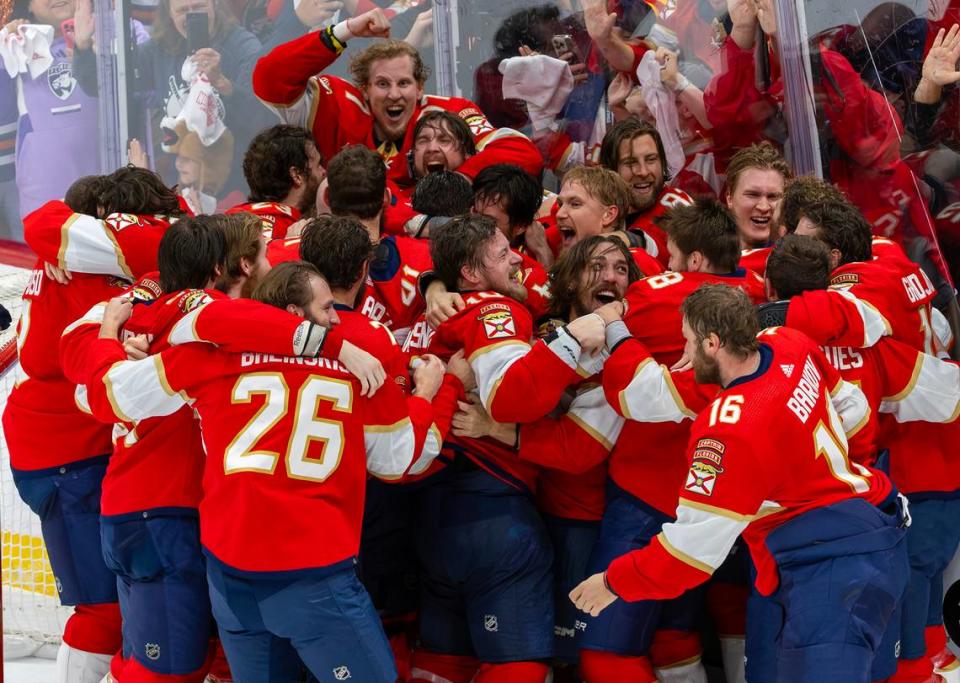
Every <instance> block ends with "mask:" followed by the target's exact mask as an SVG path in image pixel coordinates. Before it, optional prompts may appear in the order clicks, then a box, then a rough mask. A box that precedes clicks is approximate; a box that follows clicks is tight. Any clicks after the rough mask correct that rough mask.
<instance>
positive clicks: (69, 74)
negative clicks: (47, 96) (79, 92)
mask: <svg viewBox="0 0 960 683" xmlns="http://www.w3.org/2000/svg"><path fill="white" fill-rule="evenodd" d="M47 84H48V85H49V86H50V92H52V93H53V94H54V95H56V96H57V97H58V98H60V99H61V100H66V99H68V98H69V97H70V95H72V94H73V91H74V90H75V89H76V87H77V79H76V78H74V77H73V71H72V70H71V68H70V62H60V63H59V64H54V65H53V66H51V67H50V68H49V69H48V70H47Z"/></svg>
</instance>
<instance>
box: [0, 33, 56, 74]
mask: <svg viewBox="0 0 960 683" xmlns="http://www.w3.org/2000/svg"><path fill="white" fill-rule="evenodd" d="M52 44H53V26H47V25H41V24H21V25H20V26H19V27H18V28H17V32H16V33H10V32H9V31H3V33H2V34H0V58H2V59H3V68H4V69H6V71H7V75H9V76H10V78H14V77H16V75H17V74H23V73H29V74H30V78H36V77H37V76H39V75H40V74H42V73H44V72H46V70H47V69H49V68H50V65H51V64H53V55H51V54H50V45H52Z"/></svg>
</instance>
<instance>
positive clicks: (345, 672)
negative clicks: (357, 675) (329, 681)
mask: <svg viewBox="0 0 960 683" xmlns="http://www.w3.org/2000/svg"><path fill="white" fill-rule="evenodd" d="M333 677H334V678H336V679H337V680H338V681H345V680H347V679H348V678H352V676H351V675H350V669H348V668H347V667H345V666H338V667H337V668H335V669H334V670H333Z"/></svg>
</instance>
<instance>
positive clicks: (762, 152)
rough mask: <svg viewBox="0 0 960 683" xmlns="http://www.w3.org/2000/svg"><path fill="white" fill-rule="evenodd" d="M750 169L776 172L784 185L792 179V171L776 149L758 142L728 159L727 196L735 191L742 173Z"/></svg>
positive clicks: (767, 143) (768, 144) (765, 143)
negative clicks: (780, 176)
mask: <svg viewBox="0 0 960 683" xmlns="http://www.w3.org/2000/svg"><path fill="white" fill-rule="evenodd" d="M750 168H756V169H760V170H761V171H776V172H777V173H779V174H780V175H782V176H783V182H784V184H786V182H787V181H788V180H790V179H791V178H792V177H793V171H792V170H791V168H790V164H788V163H787V160H786V159H784V158H783V155H782V154H780V152H779V151H778V150H777V148H776V147H774V146H773V145H771V144H770V143H769V142H760V143H757V144H754V145H750V146H749V147H744V148H743V149H741V150H740V151H739V152H737V153H736V154H734V155H733V156H732V157H731V158H730V163H729V164H727V194H728V195H729V194H733V191H734V190H735V189H737V183H738V182H739V181H740V176H741V175H743V172H744V171H746V170H747V169H750Z"/></svg>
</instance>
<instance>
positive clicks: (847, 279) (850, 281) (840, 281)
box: [830, 273, 860, 287]
mask: <svg viewBox="0 0 960 683" xmlns="http://www.w3.org/2000/svg"><path fill="white" fill-rule="evenodd" d="M830 284H831V286H833V287H840V286H847V287H850V286H852V285H858V284H860V275H859V274H857V273H840V274H839V275H834V276H833V277H832V278H830Z"/></svg>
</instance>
